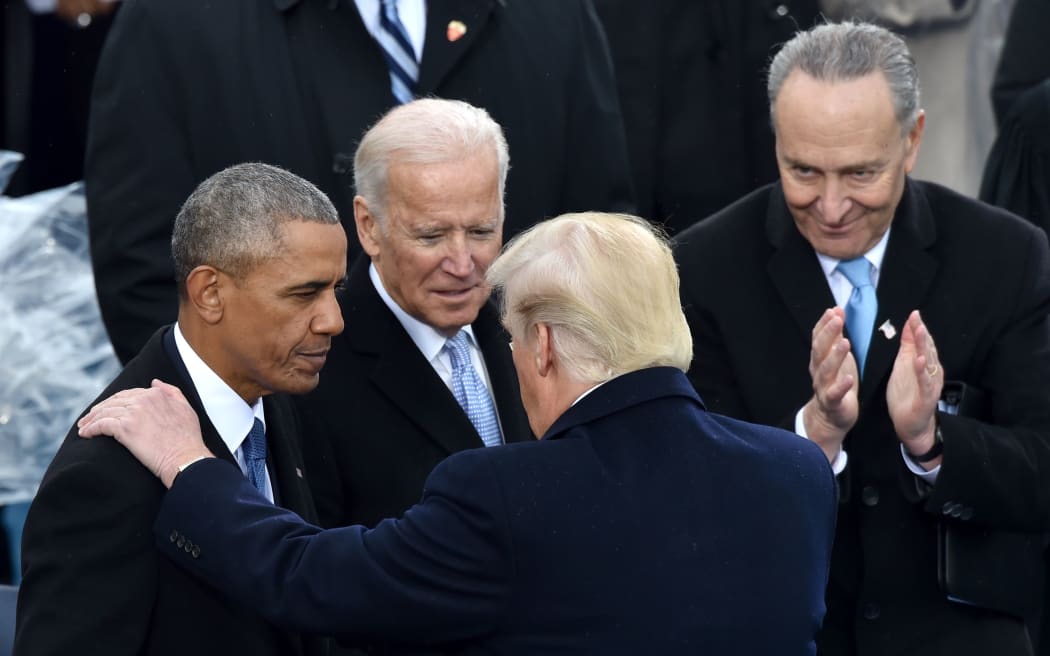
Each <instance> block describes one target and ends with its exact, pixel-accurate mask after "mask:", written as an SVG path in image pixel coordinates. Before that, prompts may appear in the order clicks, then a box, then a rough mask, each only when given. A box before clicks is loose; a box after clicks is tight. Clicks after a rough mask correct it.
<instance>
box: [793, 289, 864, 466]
mask: <svg viewBox="0 0 1050 656" xmlns="http://www.w3.org/2000/svg"><path fill="white" fill-rule="evenodd" d="M845 325H846V313H845V312H844V311H843V309H842V308H839V307H835V308H831V309H829V310H825V311H824V314H823V315H822V316H821V317H820V320H819V321H817V325H816V326H814V327H813V336H812V343H811V346H810V353H809V375H810V378H812V380H813V398H812V399H810V400H809V402H808V403H806V406H805V407H804V408H803V409H802V422H803V424H804V425H805V427H806V435H807V436H808V437H809V439H810V440H812V441H813V442H816V443H817V445H819V446H820V448H821V449H823V450H824V454H825V455H827V457H828V461H829V462H834V460H835V458H836V457H837V456H838V453H839V451H841V450H842V440H843V439H845V437H846V433H848V432H849V431H850V429H851V428H853V425H854V424H855V423H857V415H858V414H859V412H860V404H859V402H858V400H857V389H858V386H859V383H860V376H859V375H858V373H857V361H856V360H854V359H853V353H852V352H851V351H850V344H849V340H847V339H846V338H845V336H844V335H843V332H842V330H843V327H844V326H845Z"/></svg>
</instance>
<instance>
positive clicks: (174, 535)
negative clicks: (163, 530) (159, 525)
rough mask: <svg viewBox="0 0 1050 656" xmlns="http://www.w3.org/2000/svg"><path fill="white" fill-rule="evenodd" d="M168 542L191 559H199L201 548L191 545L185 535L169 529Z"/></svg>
mask: <svg viewBox="0 0 1050 656" xmlns="http://www.w3.org/2000/svg"><path fill="white" fill-rule="evenodd" d="M168 541H169V542H173V543H175V546H176V547H178V548H179V549H182V550H183V551H185V552H186V553H188V554H189V555H190V556H191V557H193V558H200V555H201V548H200V545H196V544H193V543H192V542H190V541H189V540H188V539H186V536H185V535H182V534H181V533H179V532H178V531H177V530H175V529H171V533H170V534H169V535H168Z"/></svg>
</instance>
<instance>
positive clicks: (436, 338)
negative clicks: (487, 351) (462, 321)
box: [368, 264, 478, 362]
mask: <svg viewBox="0 0 1050 656" xmlns="http://www.w3.org/2000/svg"><path fill="white" fill-rule="evenodd" d="M368 277H369V279H370V280H371V281H372V286H373V287H375V289H376V292H377V293H378V294H379V298H381V299H383V303H385V304H386V306H387V307H388V308H390V311H391V312H393V313H394V316H395V317H397V320H398V321H399V322H400V323H401V325H402V326H403V327H404V328H405V332H407V333H408V336H409V337H410V338H412V342H413V343H414V344H415V345H416V347H417V348H418V349H419V351H420V353H422V354H423V357H425V358H426V359H427V362H432V361H433V360H434V358H436V357H437V356H438V354H439V353H441V349H443V348H445V342H446V341H447V340H448V338H447V337H445V335H443V334H442V333H440V332H438V331H437V330H436V329H435V328H434V327H433V326H431V325H429V324H426V323H423V322H422V321H420V320H419V319H417V318H415V317H413V316H412V315H410V314H409V313H408V312H405V311H404V309H402V308H401V306H400V305H398V304H397V301H395V300H394V299H393V298H392V297H391V296H390V294H388V293H387V291H386V288H385V287H383V281H382V279H380V277H379V272H378V271H376V265H375V264H369V265H368ZM461 330H462V331H463V332H465V333H467V339H468V340H469V341H470V345H471V346H472V347H474V348H478V342H477V339H476V338H475V337H474V329H473V328H472V327H471V326H470V325H469V324H468V325H466V326H463V328H461Z"/></svg>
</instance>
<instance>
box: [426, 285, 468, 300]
mask: <svg viewBox="0 0 1050 656" xmlns="http://www.w3.org/2000/svg"><path fill="white" fill-rule="evenodd" d="M475 289H477V286H476V285H471V286H470V287H461V288H459V289H438V290H434V293H435V294H437V295H438V296H440V297H441V298H443V299H445V300H447V301H461V300H464V299H467V298H469V297H470V295H471V294H472V293H473V292H474V290H475Z"/></svg>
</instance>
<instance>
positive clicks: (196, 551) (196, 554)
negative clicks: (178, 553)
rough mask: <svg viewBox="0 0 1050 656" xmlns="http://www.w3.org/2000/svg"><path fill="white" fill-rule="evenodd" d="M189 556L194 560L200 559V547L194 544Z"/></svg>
mask: <svg viewBox="0 0 1050 656" xmlns="http://www.w3.org/2000/svg"><path fill="white" fill-rule="evenodd" d="M190 555H191V556H193V557H194V558H200V557H201V548H200V546H199V545H196V544H195V545H193V549H192V550H191V551H190Z"/></svg>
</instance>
